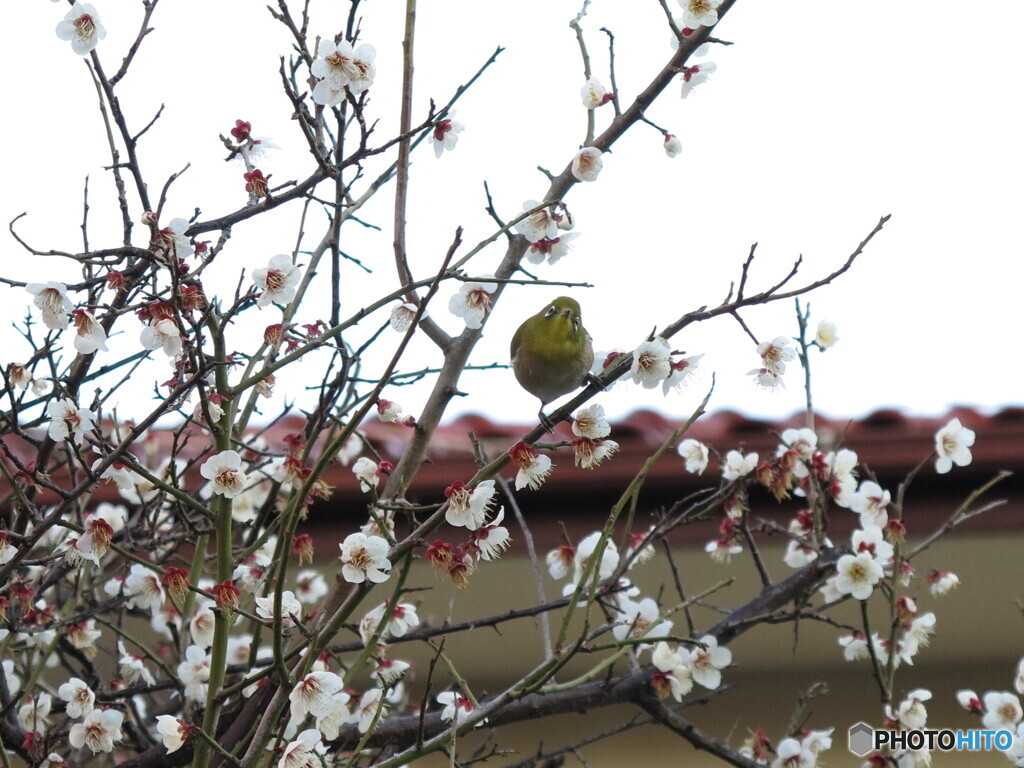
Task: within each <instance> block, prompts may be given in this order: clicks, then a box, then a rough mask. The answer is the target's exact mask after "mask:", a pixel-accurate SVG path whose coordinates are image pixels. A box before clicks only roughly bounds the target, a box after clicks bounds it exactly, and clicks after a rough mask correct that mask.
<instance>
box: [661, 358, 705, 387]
mask: <svg viewBox="0 0 1024 768" xmlns="http://www.w3.org/2000/svg"><path fill="white" fill-rule="evenodd" d="M702 357H704V354H703V353H701V354H699V355H690V356H689V357H681V358H679V359H678V360H671V359H670V360H669V368H670V371H669V374H668V376H667V377H666V378H665V380H664V381H663V382H661V394H663V395H668V393H669V390H671V389H681V388H682V386H683V385H684V384H685V383H686V380H687V379H689V378H690V377H691V376H693V375H694V372H695V371H696V370H697V368H698V367H700V360H701V358H702Z"/></svg>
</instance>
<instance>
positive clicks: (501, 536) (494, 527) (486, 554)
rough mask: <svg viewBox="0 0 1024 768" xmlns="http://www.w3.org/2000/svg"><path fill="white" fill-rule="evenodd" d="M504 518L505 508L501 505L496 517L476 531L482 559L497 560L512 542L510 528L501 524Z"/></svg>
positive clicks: (477, 544)
mask: <svg viewBox="0 0 1024 768" xmlns="http://www.w3.org/2000/svg"><path fill="white" fill-rule="evenodd" d="M504 519H505V508H504V507H501V508H500V509H498V514H496V515H495V516H494V519H493V520H492V521H491V522H490V523H488V524H487V525H485V526H483V527H482V528H480V529H479V530H478V531H477V532H476V536H475V538H476V546H477V547H478V548H479V549H480V559H481V560H487V561H490V560H497V559H498V558H499V557H501V553H502V552H504V551H505V550H506V549H507V548H508V546H509V544H511V543H512V537H511V536H509V533H508V529H507V528H506V527H505V526H503V525H501V524H500V523H501V521H502V520H504Z"/></svg>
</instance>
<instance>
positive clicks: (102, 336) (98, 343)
mask: <svg viewBox="0 0 1024 768" xmlns="http://www.w3.org/2000/svg"><path fill="white" fill-rule="evenodd" d="M71 316H72V319H73V320H74V323H75V330H76V331H77V333H76V334H75V341H74V344H75V350H77V352H78V353H79V354H81V355H91V354H92V353H93V352H96V351H98V350H102V351H103V352H106V351H107V332H106V331H104V330H103V326H102V325H100V324H99V323H98V322H96V317H95V316H94V315H93V314H92V313H91V312H88V311H86V310H84V309H75V310H72V312H71Z"/></svg>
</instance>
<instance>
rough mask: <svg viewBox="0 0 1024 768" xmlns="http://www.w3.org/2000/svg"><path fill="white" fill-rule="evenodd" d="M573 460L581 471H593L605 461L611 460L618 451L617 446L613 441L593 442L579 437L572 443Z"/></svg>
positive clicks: (587, 438) (590, 439)
mask: <svg viewBox="0 0 1024 768" xmlns="http://www.w3.org/2000/svg"><path fill="white" fill-rule="evenodd" d="M572 448H573V460H574V461H575V462H576V466H577V467H580V468H581V469H593V468H595V467H597V466H598V465H600V464H601V462H602V461H604V460H605V459H608V458H611V457H612V456H614V455H615V454H616V453H618V451H619V444H618V443H617V442H615V441H614V440H607V439H605V440H594V439H592V438H589V437H580V438H577V439H576V440H573V442H572Z"/></svg>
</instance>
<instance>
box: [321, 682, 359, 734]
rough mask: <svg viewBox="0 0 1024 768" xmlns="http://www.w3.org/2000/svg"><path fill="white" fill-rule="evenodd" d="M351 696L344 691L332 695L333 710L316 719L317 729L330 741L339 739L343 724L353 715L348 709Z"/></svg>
mask: <svg viewBox="0 0 1024 768" xmlns="http://www.w3.org/2000/svg"><path fill="white" fill-rule="evenodd" d="M351 698H352V697H351V696H349V695H348V694H347V693H345V692H344V691H338V692H337V693H336V694H334V695H333V696H332V697H331V711H330V712H328V713H327V714H326V715H324V716H323V717H318V718H317V719H316V729H317V730H318V731H320V733H322V734H323V735H324V738H325V739H327V740H328V741H334V740H335V739H337V738H338V732H339V731H340V730H341V726H343V725H345V724H346V723H348V722H349V719H350V718H351V716H352V715H351V713H350V712H349V710H348V702H349V699H351Z"/></svg>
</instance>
